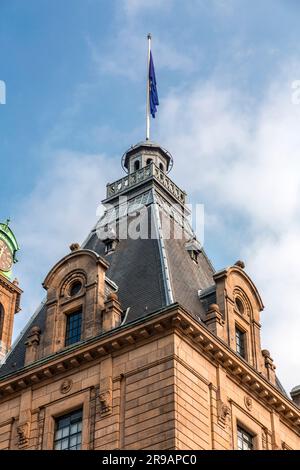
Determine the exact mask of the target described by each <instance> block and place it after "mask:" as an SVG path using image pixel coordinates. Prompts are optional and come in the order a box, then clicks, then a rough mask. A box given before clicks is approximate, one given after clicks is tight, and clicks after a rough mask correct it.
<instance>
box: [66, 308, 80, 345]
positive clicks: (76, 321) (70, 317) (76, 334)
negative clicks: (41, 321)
mask: <svg viewBox="0 0 300 470" xmlns="http://www.w3.org/2000/svg"><path fill="white" fill-rule="evenodd" d="M81 322H82V309H81V308H80V309H79V310H76V312H73V313H69V314H67V324H66V337H65V346H70V344H74V343H78V341H80V340H81Z"/></svg>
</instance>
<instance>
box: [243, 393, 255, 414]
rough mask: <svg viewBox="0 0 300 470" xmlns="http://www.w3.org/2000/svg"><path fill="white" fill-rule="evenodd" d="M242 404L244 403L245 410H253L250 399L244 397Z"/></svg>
mask: <svg viewBox="0 0 300 470" xmlns="http://www.w3.org/2000/svg"><path fill="white" fill-rule="evenodd" d="M244 403H245V407H246V408H247V410H249V411H251V410H252V408H253V402H252V398H251V397H249V396H248V395H246V396H245V398H244Z"/></svg>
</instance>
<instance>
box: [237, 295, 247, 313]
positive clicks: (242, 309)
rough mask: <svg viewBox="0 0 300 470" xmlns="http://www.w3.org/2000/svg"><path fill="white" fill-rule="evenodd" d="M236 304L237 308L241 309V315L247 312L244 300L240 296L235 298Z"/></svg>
mask: <svg viewBox="0 0 300 470" xmlns="http://www.w3.org/2000/svg"><path fill="white" fill-rule="evenodd" d="M235 305H236V308H237V310H238V311H239V313H240V314H241V315H243V314H244V313H245V307H244V304H243V302H242V301H241V300H240V299H239V298H236V299H235Z"/></svg>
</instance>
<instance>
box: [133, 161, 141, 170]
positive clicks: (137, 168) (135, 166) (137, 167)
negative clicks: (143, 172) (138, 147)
mask: <svg viewBox="0 0 300 470" xmlns="http://www.w3.org/2000/svg"><path fill="white" fill-rule="evenodd" d="M139 169H140V162H139V160H136V161H135V162H134V171H137V170H139Z"/></svg>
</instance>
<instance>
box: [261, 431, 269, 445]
mask: <svg viewBox="0 0 300 470" xmlns="http://www.w3.org/2000/svg"><path fill="white" fill-rule="evenodd" d="M261 438H262V448H263V449H264V450H267V449H268V430H267V429H266V428H263V430H262V435H261Z"/></svg>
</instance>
